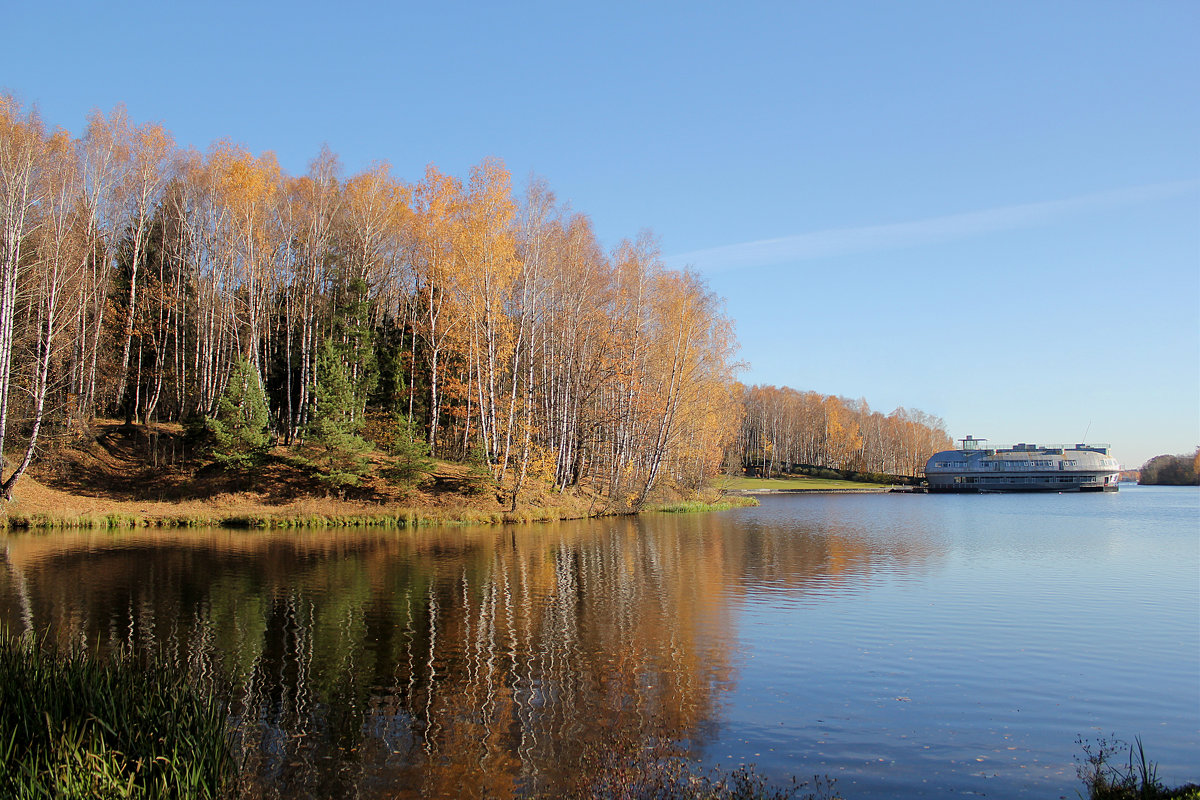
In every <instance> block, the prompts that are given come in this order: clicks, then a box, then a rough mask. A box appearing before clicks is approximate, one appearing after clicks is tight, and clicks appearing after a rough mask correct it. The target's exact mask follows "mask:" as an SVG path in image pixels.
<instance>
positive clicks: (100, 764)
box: [0, 630, 237, 800]
mask: <svg viewBox="0 0 1200 800" xmlns="http://www.w3.org/2000/svg"><path fill="white" fill-rule="evenodd" d="M236 775H237V766H236V762H235V761H234V758H233V755H232V749H231V746H230V741H229V737H228V733H227V730H226V709H225V706H224V704H223V703H221V702H220V701H219V700H218V699H217V698H216V694H215V692H214V691H213V690H212V687H199V686H197V685H195V684H194V683H193V682H192V681H191V680H190V679H189V678H188V677H187V675H186V674H185V673H184V672H183V671H181V670H178V669H175V668H173V667H170V666H169V665H167V664H165V663H159V662H157V661H154V660H150V661H149V662H145V661H135V660H134V659H132V658H130V657H127V656H120V657H115V658H111V659H107V660H99V659H96V658H93V657H90V656H88V655H86V654H83V653H80V652H78V651H74V652H69V653H59V652H56V651H55V650H54V649H53V648H52V647H49V646H48V645H47V644H46V643H45V642H41V641H38V640H36V639H35V638H33V637H30V636H22V637H16V636H12V635H11V634H9V633H8V632H7V631H4V630H0V797H11V798H19V799H20V800H35V798H97V797H103V798H114V799H123V798H152V797H153V798H217V797H223V796H225V795H226V793H227V791H229V790H230V789H231V788H232V787H233V786H234V782H235V779H236Z"/></svg>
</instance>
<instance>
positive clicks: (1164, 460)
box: [1138, 447, 1200, 486]
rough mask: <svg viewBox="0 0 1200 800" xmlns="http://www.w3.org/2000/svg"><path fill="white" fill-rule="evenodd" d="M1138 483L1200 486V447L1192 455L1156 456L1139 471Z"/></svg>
mask: <svg viewBox="0 0 1200 800" xmlns="http://www.w3.org/2000/svg"><path fill="white" fill-rule="evenodd" d="M1138 483H1140V484H1143V485H1146V486H1200V447H1197V448H1196V451H1195V452H1194V453H1192V454H1191V455H1187V454H1183V455H1174V456H1173V455H1169V454H1166V455H1161V456H1155V457H1154V458H1152V459H1150V460H1149V461H1147V462H1146V463H1145V464H1143V465H1142V468H1141V470H1139V471H1138Z"/></svg>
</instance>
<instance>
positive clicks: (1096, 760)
mask: <svg viewBox="0 0 1200 800" xmlns="http://www.w3.org/2000/svg"><path fill="white" fill-rule="evenodd" d="M1133 741H1134V743H1133V744H1128V743H1126V742H1123V741H1121V740H1120V739H1116V738H1113V739H1103V738H1102V739H1099V740H1098V741H1096V742H1091V741H1086V740H1083V739H1080V740H1078V742H1077V744H1079V745H1080V747H1081V748H1082V750H1083V756H1082V757H1077V758H1076V761H1077V767H1076V774H1078V775H1079V779H1080V780H1082V781H1083V783H1084V785H1085V786H1086V787H1087V790H1088V800H1200V786H1197V785H1196V784H1194V783H1189V784H1187V785H1185V786H1179V787H1176V788H1174V789H1171V788H1168V787H1166V786H1164V785H1163V783H1162V781H1160V780H1159V778H1158V764H1157V763H1155V762H1153V761H1151V760H1150V759H1148V758H1147V757H1146V749H1145V747H1143V746H1142V738H1141V737H1140V736H1136V737H1134V740H1133ZM1125 750H1128V756H1127V757H1125V758H1122V759H1121V760H1115V759H1118V758H1120V757H1121V753H1122V752H1124V751H1125Z"/></svg>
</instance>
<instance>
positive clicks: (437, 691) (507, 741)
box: [0, 515, 930, 798]
mask: <svg viewBox="0 0 1200 800" xmlns="http://www.w3.org/2000/svg"><path fill="white" fill-rule="evenodd" d="M0 542H3V548H2V550H3V558H4V569H3V570H2V571H0V620H3V622H4V624H6V625H7V626H8V627H9V629H10V630H13V631H20V630H38V631H42V632H45V633H47V634H48V635H49V636H50V637H51V638H52V639H54V640H56V641H58V642H59V643H60V644H75V645H78V646H82V647H85V648H89V649H95V650H97V651H101V652H103V651H108V650H111V649H113V648H118V647H127V648H132V649H133V650H135V651H141V650H146V649H156V650H159V651H160V652H162V653H164V654H166V656H167V657H168V658H170V659H172V660H173V661H174V663H176V664H177V665H178V666H179V668H180V669H186V670H189V672H190V674H192V675H194V676H196V677H197V679H202V678H207V677H212V676H216V677H218V678H219V679H220V680H221V681H222V682H223V683H224V684H226V685H228V686H229V687H231V698H230V708H231V714H232V719H233V722H234V726H235V729H236V731H237V742H238V748H239V752H240V755H241V758H242V759H243V763H244V774H245V775H246V776H247V782H248V784H250V785H251V786H252V787H253V791H252V794H254V795H256V796H262V797H289V798H298V797H340V796H356V797H371V798H374V797H412V796H437V797H485V796H486V797H499V798H504V797H516V796H526V795H531V794H553V793H554V791H555V788H556V787H560V786H563V785H564V782H569V781H571V780H573V779H574V778H575V776H576V773H577V771H578V766H579V764H580V761H581V759H583V758H584V756H585V755H586V754H588V753H595V752H610V751H612V750H615V749H621V748H627V747H638V746H640V745H641V744H643V743H646V742H649V741H653V740H656V739H659V738H663V737H665V738H670V739H685V740H688V741H690V742H693V743H695V744H698V745H703V742H704V740H705V737H706V731H711V730H712V729H713V726H714V725H718V724H719V716H720V704H721V702H722V693H723V691H724V690H725V689H726V688H728V687H730V686H731V685H732V682H733V681H734V680H735V679H736V675H735V674H734V664H735V662H736V641H737V631H736V609H737V603H736V599H737V597H738V596H739V595H741V594H744V593H746V592H749V591H763V590H781V591H784V592H787V593H788V594H789V595H794V596H804V595H805V594H806V593H817V594H820V593H822V592H825V591H837V590H838V587H839V586H840V587H841V588H842V589H843V590H844V589H846V588H847V586H848V585H852V584H853V583H855V582H857V581H859V580H861V579H862V577H863V576H865V575H869V574H871V573H872V572H873V571H877V570H878V571H887V570H889V569H890V568H891V566H892V565H895V564H896V563H897V562H902V563H906V564H909V565H910V566H911V565H912V564H914V563H916V562H920V561H922V560H924V559H927V558H928V557H929V556H930V553H929V552H928V551H927V550H925V549H923V548H922V547H921V546H920V545H916V546H914V545H912V544H911V542H910V543H909V544H908V545H906V546H904V547H903V549H897V548H898V547H899V544H898V543H897V542H890V543H888V542H881V541H879V540H877V539H872V538H870V537H866V536H859V535H857V534H856V532H855V531H852V530H847V531H836V530H835V531H831V530H827V529H825V530H820V531H805V530H788V531H779V530H776V529H771V528H761V527H746V526H738V525H737V516H736V515H696V516H675V515H650V516H644V517H640V518H623V519H617V520H611V519H610V520H603V521H593V522H579V523H559V524H552V525H544V526H525V527H521V528H495V527H492V528H484V529H475V528H455V529H427V530H414V531H402V532H361V531H355V532H344V531H308V532H298V533H295V532H290V533H263V532H235V531H227V530H211V531H196V532H180V533H172V532H158V531H154V532H131V533H124V534H104V533H55V534H40V535H21V536H8V537H6V538H4V539H0ZM764 587H766V589H764Z"/></svg>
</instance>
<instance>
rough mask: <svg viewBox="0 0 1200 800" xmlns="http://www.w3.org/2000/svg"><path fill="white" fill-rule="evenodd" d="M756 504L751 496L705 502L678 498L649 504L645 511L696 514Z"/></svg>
mask: <svg viewBox="0 0 1200 800" xmlns="http://www.w3.org/2000/svg"><path fill="white" fill-rule="evenodd" d="M756 505H758V501H757V500H755V499H754V498H753V497H737V496H733V497H723V498H721V499H720V500H717V501H714V502H711V503H707V502H705V501H703V500H680V501H679V502H676V503H664V504H662V505H656V506H650V507H648V508H646V510H647V511H658V512H662V513H665V514H698V513H701V512H705V511H728V510H730V509H731V508H748V507H750V506H756Z"/></svg>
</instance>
